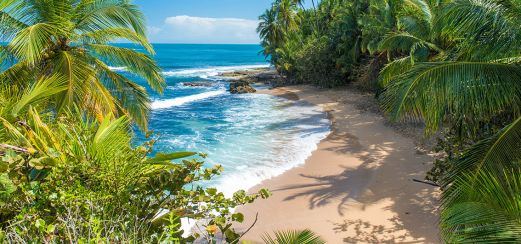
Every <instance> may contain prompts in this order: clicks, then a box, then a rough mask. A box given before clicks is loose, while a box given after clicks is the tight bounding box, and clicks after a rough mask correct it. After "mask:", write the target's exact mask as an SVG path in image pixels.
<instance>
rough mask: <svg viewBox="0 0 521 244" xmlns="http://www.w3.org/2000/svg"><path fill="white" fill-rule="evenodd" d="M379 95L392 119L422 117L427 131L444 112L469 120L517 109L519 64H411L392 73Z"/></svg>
mask: <svg viewBox="0 0 521 244" xmlns="http://www.w3.org/2000/svg"><path fill="white" fill-rule="evenodd" d="M393 79H394V80H393V82H391V83H390V85H389V86H387V88H386V91H385V92H384V94H383V96H382V103H383V109H384V110H385V111H386V112H388V113H390V114H391V116H392V118H393V119H395V120H397V119H400V118H407V117H408V118H412V119H421V118H423V119H424V120H425V122H426V125H427V129H428V132H433V131H435V130H436V129H437V128H438V126H439V125H440V123H441V122H442V121H443V120H444V119H446V115H449V114H450V115H451V116H452V117H455V118H463V117H465V118H466V119H467V120H468V121H479V120H482V119H486V118H491V117H492V116H494V115H496V114H497V113H499V112H501V111H512V112H514V113H519V111H520V108H519V105H520V104H521V97H520V94H521V86H520V85H519V82H518V81H519V80H520V79H521V67H519V66H516V65H508V64H501V63H488V62H437V63H416V65H415V66H413V67H412V68H411V69H410V70H409V71H408V72H406V73H404V74H402V75H399V76H395V77H394V78H393Z"/></svg>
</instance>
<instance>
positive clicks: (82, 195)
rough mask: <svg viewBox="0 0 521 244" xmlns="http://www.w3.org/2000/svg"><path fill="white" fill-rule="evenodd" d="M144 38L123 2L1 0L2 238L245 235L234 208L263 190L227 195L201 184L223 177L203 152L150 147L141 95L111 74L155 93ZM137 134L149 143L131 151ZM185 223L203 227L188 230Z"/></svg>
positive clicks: (137, 18)
mask: <svg viewBox="0 0 521 244" xmlns="http://www.w3.org/2000/svg"><path fill="white" fill-rule="evenodd" d="M145 33H146V28H145V22H144V17H143V14H142V13H141V12H140V11H139V9H138V8H137V7H136V6H135V5H133V4H131V3H129V1H126V0H28V1H27V0H2V1H1V2H0V40H3V41H7V43H6V44H3V45H0V104H1V106H0V242H2V243H3V242H8V243H25V242H34V243H54V242H58V243H61V242H83V243H101V242H103V243H114V242H115V243H136V242H143V243H155V242H164V243H175V242H183V243H184V242H186V241H190V240H194V239H196V238H202V239H205V240H208V242H212V241H214V240H223V241H228V242H231V243H233V242H237V241H238V240H239V239H240V237H241V235H239V234H238V233H236V232H235V231H234V229H233V226H232V224H233V223H237V222H242V221H243V220H244V216H243V215H242V214H241V213H238V212H237V213H233V212H231V209H233V208H235V207H237V206H239V205H243V204H246V203H250V202H252V201H254V200H255V199H256V198H258V197H263V198H266V197H268V196H269V194H270V193H269V192H268V191H267V190H261V191H259V193H257V194H247V193H246V192H244V191H239V192H236V193H235V194H234V195H233V196H231V197H227V196H225V195H224V194H223V193H222V192H219V191H218V190H217V189H215V188H206V187H203V186H202V184H201V182H202V181H205V180H209V179H211V178H212V177H214V176H215V175H218V174H220V173H221V172H222V170H223V169H222V167H221V166H215V167H212V168H206V167H204V163H203V159H204V157H206V155H204V154H197V153H194V152H165V153H162V152H155V151H154V149H153V146H154V142H155V140H156V139H155V138H156V136H155V135H154V134H152V133H151V132H149V131H148V130H147V119H148V113H149V108H150V99H149V97H148V96H147V93H146V90H145V88H144V87H142V86H141V85H139V84H138V83H136V82H134V81H133V80H132V79H131V78H129V77H126V76H124V75H121V74H120V73H117V72H114V71H113V70H111V68H110V66H123V67H125V68H126V69H127V71H128V72H130V73H131V74H132V75H134V76H130V77H135V76H138V77H142V78H143V79H144V80H146V81H147V83H148V85H149V86H150V87H151V88H152V89H154V90H155V91H157V92H161V91H162V89H163V86H164V79H163V77H162V76H161V73H160V69H159V67H158V65H157V64H156V63H155V61H154V60H153V58H152V57H151V55H152V54H153V53H154V52H153V47H152V45H151V44H150V43H149V42H148V40H147V38H146V35H145ZM116 40H127V41H130V42H133V43H135V44H136V45H139V46H141V47H143V48H144V50H146V52H138V51H135V50H133V49H129V48H123V47H118V46H115V45H111V44H110V43H111V42H113V41H116ZM134 125H135V126H134ZM136 126H137V128H136ZM136 129H138V130H141V131H142V133H144V134H146V135H147V137H148V138H149V141H148V142H146V143H143V144H142V145H137V146H136V145H134V142H133V140H132V139H133V136H134V133H133V131H135V130H136ZM182 218H187V219H192V221H196V220H201V221H202V222H200V223H201V224H202V225H203V227H204V228H203V230H201V231H199V232H197V233H183V231H182V228H181V219H182Z"/></svg>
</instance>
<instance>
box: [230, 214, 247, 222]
mask: <svg viewBox="0 0 521 244" xmlns="http://www.w3.org/2000/svg"><path fill="white" fill-rule="evenodd" d="M232 220H233V221H237V222H239V223H242V222H243V221H244V215H243V214H242V213H234V214H232Z"/></svg>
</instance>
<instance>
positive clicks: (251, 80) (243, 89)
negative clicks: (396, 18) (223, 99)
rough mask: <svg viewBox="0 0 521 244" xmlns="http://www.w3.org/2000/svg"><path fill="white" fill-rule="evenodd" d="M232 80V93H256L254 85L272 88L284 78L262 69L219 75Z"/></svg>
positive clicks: (271, 70)
mask: <svg viewBox="0 0 521 244" xmlns="http://www.w3.org/2000/svg"><path fill="white" fill-rule="evenodd" d="M219 76H221V77H225V78H226V79H228V80H230V90H229V91H230V93H232V94H242V93H254V92H256V91H257V90H256V89H255V88H253V85H254V84H262V85H269V86H271V87H274V86H276V84H278V83H281V82H282V78H281V77H280V75H278V74H277V72H276V71H275V70H273V69H269V68H262V69H253V70H241V71H232V72H224V73H221V74H219Z"/></svg>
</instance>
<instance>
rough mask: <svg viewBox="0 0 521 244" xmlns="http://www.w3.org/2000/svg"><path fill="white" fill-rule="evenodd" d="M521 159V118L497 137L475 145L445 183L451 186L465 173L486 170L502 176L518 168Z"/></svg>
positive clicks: (456, 164)
mask: <svg viewBox="0 0 521 244" xmlns="http://www.w3.org/2000/svg"><path fill="white" fill-rule="evenodd" d="M520 159H521V117H519V118H517V119H516V120H515V121H514V122H512V124H510V125H508V126H507V127H505V128H504V129H503V130H501V131H499V132H498V133H497V134H496V135H494V136H492V137H489V138H487V139H485V140H483V141H481V142H478V143H477V144H475V145H473V146H472V147H471V148H470V149H469V150H468V151H467V152H465V154H464V156H463V157H462V158H460V159H459V160H456V161H455V162H454V164H453V166H452V168H453V169H452V170H451V171H450V172H449V174H448V175H447V176H446V182H444V183H445V184H446V185H447V184H450V183H451V182H453V181H454V180H455V179H456V178H457V177H459V176H461V175H463V174H465V173H468V174H478V173H479V172H481V171H483V170H485V169H486V170H487V171H488V172H490V173H493V172H495V173H496V174H499V175H501V174H502V173H503V172H504V170H505V169H510V168H514V167H517V166H516V164H517V163H515V162H517V161H518V160H520ZM469 172H473V173H469Z"/></svg>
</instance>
